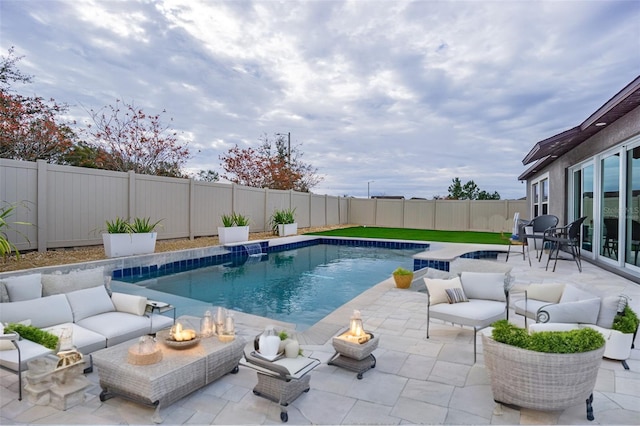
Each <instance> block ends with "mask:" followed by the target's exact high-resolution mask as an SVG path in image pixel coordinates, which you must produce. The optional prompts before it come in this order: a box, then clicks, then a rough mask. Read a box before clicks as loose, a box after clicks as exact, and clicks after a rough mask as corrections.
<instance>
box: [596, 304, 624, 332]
mask: <svg viewBox="0 0 640 426" xmlns="http://www.w3.org/2000/svg"><path fill="white" fill-rule="evenodd" d="M620 297H621V296H607V297H603V298H602V299H601V300H600V313H598V321H597V322H596V325H597V326H599V327H602V328H611V327H613V319H614V318H615V317H616V314H617V313H618V305H619V303H620Z"/></svg>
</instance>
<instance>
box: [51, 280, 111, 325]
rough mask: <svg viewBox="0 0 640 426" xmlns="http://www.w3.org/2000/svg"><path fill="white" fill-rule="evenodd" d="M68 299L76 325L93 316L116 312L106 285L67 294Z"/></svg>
mask: <svg viewBox="0 0 640 426" xmlns="http://www.w3.org/2000/svg"><path fill="white" fill-rule="evenodd" d="M51 297H53V296H51ZM66 297H67V300H69V305H70V306H71V310H72V311H73V322H75V323H77V322H78V321H80V320H83V319H85V318H87V317H90V316H93V315H98V314H102V313H104V312H111V311H114V310H115V308H114V306H113V303H112V302H111V298H110V297H109V295H108V294H107V289H106V288H105V287H104V285H100V286H98V287H93V288H86V289H84V290H76V291H72V292H71V293H67V294H66Z"/></svg>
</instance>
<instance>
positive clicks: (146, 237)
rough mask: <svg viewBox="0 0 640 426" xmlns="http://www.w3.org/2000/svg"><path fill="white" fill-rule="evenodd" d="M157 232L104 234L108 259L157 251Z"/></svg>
mask: <svg viewBox="0 0 640 426" xmlns="http://www.w3.org/2000/svg"><path fill="white" fill-rule="evenodd" d="M157 237H158V233H157V232H148V233H140V234H135V233H130V234H102V244H103V245H104V252H105V254H106V256H107V257H122V256H133V255H136V254H149V253H153V252H155V251H156V239H157Z"/></svg>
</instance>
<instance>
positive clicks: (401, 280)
mask: <svg viewBox="0 0 640 426" xmlns="http://www.w3.org/2000/svg"><path fill="white" fill-rule="evenodd" d="M393 280H394V281H395V282H396V287H398V288H409V287H411V282H412V281H413V272H412V271H410V270H408V269H405V268H403V267H401V266H399V267H397V268H396V270H395V271H393Z"/></svg>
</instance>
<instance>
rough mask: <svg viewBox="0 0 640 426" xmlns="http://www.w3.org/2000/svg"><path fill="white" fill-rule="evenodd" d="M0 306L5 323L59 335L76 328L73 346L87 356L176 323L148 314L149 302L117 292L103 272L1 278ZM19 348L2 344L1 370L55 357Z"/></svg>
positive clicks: (32, 347) (36, 348)
mask: <svg viewBox="0 0 640 426" xmlns="http://www.w3.org/2000/svg"><path fill="white" fill-rule="evenodd" d="M0 301H1V302H2V303H0V322H2V323H3V324H6V323H18V322H23V323H26V324H28V325H32V326H34V327H38V328H40V329H43V330H47V331H50V332H52V333H55V334H60V333H61V332H62V330H63V329H67V328H71V329H72V330H73V332H72V333H73V335H72V344H73V346H75V347H76V348H77V350H79V351H80V352H82V353H83V354H90V353H91V352H94V351H96V350H99V349H103V348H106V347H109V346H113V345H116V344H118V343H121V342H124V341H126V340H130V339H133V338H135V337H139V336H142V335H145V334H148V333H155V332H156V331H158V330H160V329H163V328H167V327H170V326H171V325H172V324H173V318H169V317H167V316H163V315H158V314H149V313H147V312H146V308H147V299H146V297H143V296H136V295H130V294H124V293H115V292H114V293H111V292H110V291H109V290H108V288H107V286H106V285H105V275H104V271H103V268H101V267H100V268H94V269H88V270H80V271H72V272H70V273H68V274H40V273H32V274H28V275H21V276H15V277H3V278H0ZM0 337H1V336H0ZM15 345H17V347H18V349H17V348H16V346H15ZM15 345H14V342H13V341H11V339H0V366H2V367H4V368H7V369H10V370H13V371H18V372H20V371H21V370H24V369H26V368H27V362H28V361H30V360H32V359H35V358H38V357H40V356H43V355H47V354H49V353H52V352H53V351H51V350H49V349H47V348H45V347H44V346H41V345H39V344H37V343H34V342H31V341H29V340H25V339H19V340H17V341H16V342H15ZM19 358H20V362H19V361H18V360H19Z"/></svg>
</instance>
